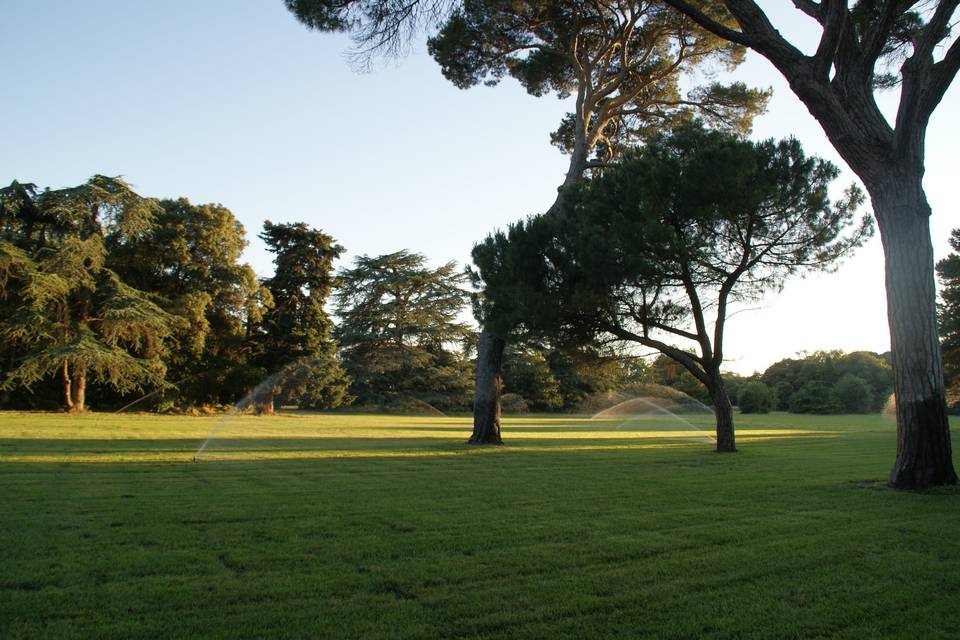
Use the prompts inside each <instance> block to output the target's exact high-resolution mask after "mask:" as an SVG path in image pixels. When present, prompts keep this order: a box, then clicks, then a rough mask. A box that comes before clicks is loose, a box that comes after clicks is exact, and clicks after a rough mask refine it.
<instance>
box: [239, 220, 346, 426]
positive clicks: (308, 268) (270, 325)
mask: <svg viewBox="0 0 960 640" xmlns="http://www.w3.org/2000/svg"><path fill="white" fill-rule="evenodd" d="M260 239H261V240H263V241H264V242H265V243H266V245H267V248H268V249H269V250H270V251H271V252H273V254H274V255H275V257H274V265H275V271H274V274H273V276H272V277H270V278H267V279H266V280H264V281H263V284H264V286H265V287H266V288H267V290H269V292H270V296H271V298H272V301H273V308H272V309H270V310H269V311H268V312H267V313H266V315H265V316H264V318H263V321H262V323H261V324H260V326H259V327H258V329H257V335H256V336H255V344H256V346H257V356H256V362H258V363H259V364H260V365H261V366H262V367H263V369H264V370H265V371H266V372H267V374H269V377H268V378H267V380H266V381H264V384H262V385H261V386H260V388H259V393H258V394H257V396H256V397H255V398H254V400H253V404H255V405H256V406H257V407H258V409H259V410H260V411H262V412H265V413H272V412H273V410H274V401H275V400H276V399H280V400H281V401H282V402H290V403H294V404H297V405H298V406H301V407H309V408H316V409H329V408H334V407H338V406H340V405H343V404H349V403H350V401H351V397H350V396H349V394H348V393H347V387H348V386H349V378H348V377H347V376H346V374H345V372H344V370H343V368H342V366H341V364H340V361H339V358H338V357H337V346H336V343H335V342H334V340H333V323H332V322H331V320H330V317H329V315H328V314H327V312H326V310H325V309H324V304H326V302H327V298H328V297H329V296H330V293H331V291H332V290H333V287H334V284H335V278H334V274H333V262H334V260H336V259H337V258H338V257H340V254H341V253H342V252H343V247H341V246H340V245H338V244H336V242H335V241H334V239H333V238H332V237H331V236H329V235H327V234H325V233H323V232H322V231H320V230H318V229H312V228H310V227H309V226H307V225H306V224H304V223H302V222H298V223H292V224H274V223H272V222H270V221H269V220H267V221H266V222H264V224H263V232H262V233H261V234H260Z"/></svg>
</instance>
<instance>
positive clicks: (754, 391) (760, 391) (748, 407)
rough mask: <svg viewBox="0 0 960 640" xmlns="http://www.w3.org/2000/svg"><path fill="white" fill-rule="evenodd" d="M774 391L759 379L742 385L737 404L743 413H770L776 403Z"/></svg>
mask: <svg viewBox="0 0 960 640" xmlns="http://www.w3.org/2000/svg"><path fill="white" fill-rule="evenodd" d="M775 401H776V398H775V397H774V391H773V389H771V388H770V387H768V386H767V385H765V384H763V383H762V382H760V381H759V380H752V381H750V382H747V383H744V384H743V385H741V386H740V389H739V393H738V395H737V406H738V408H739V409H740V411H741V412H742V413H770V411H771V410H772V409H773V408H774V405H775V404H776V402H775Z"/></svg>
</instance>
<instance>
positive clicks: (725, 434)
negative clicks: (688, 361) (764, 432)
mask: <svg viewBox="0 0 960 640" xmlns="http://www.w3.org/2000/svg"><path fill="white" fill-rule="evenodd" d="M710 398H711V399H712V400H713V414H714V415H715V416H716V417H717V451H718V452H721V453H732V452H734V451H736V450H737V442H736V438H735V436H734V432H733V405H731V404H730V396H728V395H727V390H726V388H725V387H724V386H723V380H721V379H720V375H719V373H718V374H717V375H716V376H715V378H714V382H713V384H711V385H710Z"/></svg>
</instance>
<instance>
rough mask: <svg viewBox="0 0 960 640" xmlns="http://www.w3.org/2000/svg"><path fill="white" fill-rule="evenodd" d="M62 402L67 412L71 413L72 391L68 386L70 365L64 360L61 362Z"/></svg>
mask: <svg viewBox="0 0 960 640" xmlns="http://www.w3.org/2000/svg"><path fill="white" fill-rule="evenodd" d="M61 373H62V374H63V402H64V404H66V405H67V411H73V390H72V389H71V385H70V365H69V364H68V363H67V361H66V360H64V361H63V369H62V370H61Z"/></svg>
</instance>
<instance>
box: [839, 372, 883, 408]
mask: <svg viewBox="0 0 960 640" xmlns="http://www.w3.org/2000/svg"><path fill="white" fill-rule="evenodd" d="M831 393H832V395H833V398H834V400H835V401H836V403H837V408H838V409H839V411H840V412H841V413H869V412H870V409H871V408H872V407H873V403H874V401H873V391H872V390H871V389H870V385H869V384H868V383H867V381H866V380H864V379H863V378H860V377H859V376H855V375H854V374H852V373H845V374H843V376H841V377H840V379H839V380H837V382H836V384H834V385H833V389H832V390H831Z"/></svg>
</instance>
